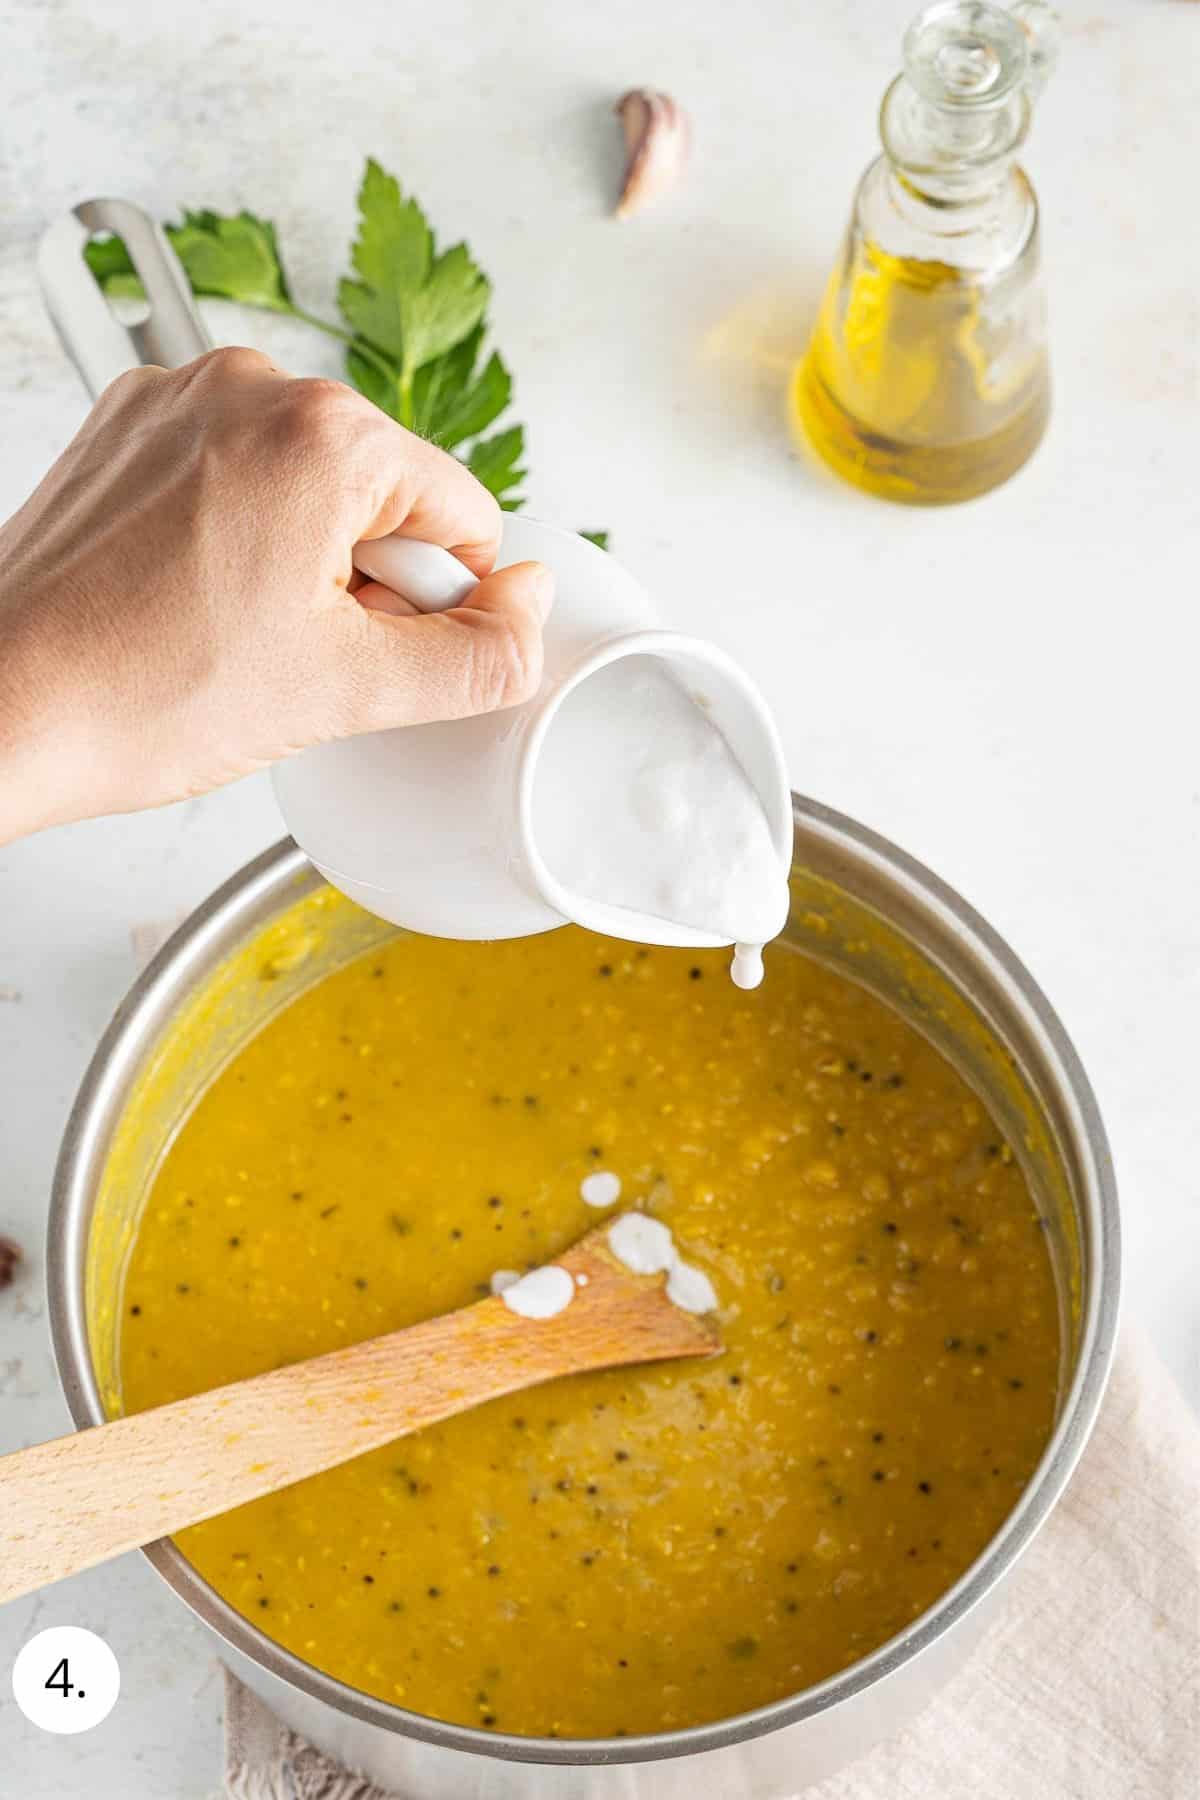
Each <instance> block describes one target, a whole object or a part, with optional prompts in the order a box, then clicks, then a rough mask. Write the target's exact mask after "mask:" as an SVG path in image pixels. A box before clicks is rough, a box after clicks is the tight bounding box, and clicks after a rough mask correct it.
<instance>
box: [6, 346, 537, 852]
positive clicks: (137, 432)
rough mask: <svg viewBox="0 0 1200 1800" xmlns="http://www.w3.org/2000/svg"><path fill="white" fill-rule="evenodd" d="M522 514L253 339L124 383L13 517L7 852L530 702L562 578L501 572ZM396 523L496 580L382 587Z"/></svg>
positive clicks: (358, 402)
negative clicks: (454, 598)
mask: <svg viewBox="0 0 1200 1800" xmlns="http://www.w3.org/2000/svg"><path fill="white" fill-rule="evenodd" d="M500 518H501V515H500V509H499V507H498V506H497V504H496V502H495V500H494V499H493V498H492V496H491V495H490V494H489V493H488V492H487V491H486V490H485V489H484V488H483V487H482V486H480V484H479V483H478V482H477V481H476V480H475V478H474V477H473V476H472V475H471V474H469V472H468V471H467V470H466V468H464V466H463V465H462V464H461V463H460V462H458V461H457V460H456V459H455V458H454V457H452V456H449V455H447V454H446V453H445V452H444V451H441V450H438V449H435V448H434V447H433V446H432V445H431V444H427V443H425V442H424V441H423V440H422V439H420V438H417V437H414V436H413V435H412V434H411V433H410V432H407V431H405V430H404V429H403V428H402V427H401V426H399V425H396V424H394V423H393V422H392V420H390V419H389V418H387V417H386V416H385V415H384V414H383V413H382V412H380V411H379V410H378V408H376V407H374V406H372V405H371V403H370V402H369V401H367V400H364V399H363V398H362V397H361V395H359V394H356V393H355V392H354V391H353V390H352V389H351V388H348V387H344V386H342V385H341V383H339V382H333V381H304V380H296V379H294V378H292V377H291V376H288V375H285V374H284V373H282V372H281V371H280V370H278V369H276V368H275V367H274V366H273V365H272V364H271V363H270V361H269V360H268V359H267V358H266V357H265V356H261V355H259V353H258V352H257V351H254V350H240V349H232V350H215V351H212V352H211V353H210V354H209V355H207V356H202V357H200V358H198V359H197V361H195V362H193V363H190V364H188V365H187V367H185V368H182V369H177V370H173V371H170V372H168V371H166V370H163V369H152V368H151V369H136V370H133V371H131V372H130V373H129V374H128V375H123V376H122V377H121V378H120V379H119V380H118V381H115V382H114V383H113V384H112V386H111V387H110V388H108V389H107V391H106V392H105V393H104V394H103V395H101V398H100V400H99V401H98V403H97V405H96V407H95V408H94V410H93V411H92V413H91V415H90V416H89V417H88V419H87V420H86V421H85V423H84V425H83V427H82V429H81V430H80V432H79V434H78V435H77V436H76V438H75V439H74V440H73V442H72V443H71V444H70V445H68V447H67V449H66V451H65V452H64V453H63V455H62V456H61V457H60V458H59V460H58V462H56V463H55V465H54V466H53V468H52V469H51V470H50V472H49V474H48V475H47V476H46V478H45V480H44V481H43V482H42V484H41V486H40V487H38V488H37V490H36V491H35V492H34V493H33V495H32V496H31V497H30V499H29V500H28V501H26V503H25V505H24V506H23V507H22V508H21V510H20V512H18V513H17V514H16V515H15V517H14V518H12V519H11V520H10V521H9V522H8V524H7V525H6V526H4V527H3V529H0V842H3V841H5V839H7V838H12V837H16V836H20V835H21V834H22V833H24V832H26V831H33V830H38V829H40V828H41V827H42V826H45V825H51V824H57V823H62V822H63V821H65V820H68V819H76V818H84V817H90V816H94V815H95V814H98V813H106V812H128V811H132V810H135V809H137V808H139V807H145V806H156V805H159V804H161V803H163V802H165V801H168V800H177V799H181V798H183V797H184V796H185V795H189V794H197V793H200V792H202V791H204V790H205V789H208V788H212V787H217V786H220V785H221V784H222V783H223V782H227V781H232V780H234V779H236V778H237V777H238V776H241V775H245V774H248V773H249V772H250V771H252V770H254V769H259V768H262V767H263V766H264V765H265V764H267V763H271V762H274V761H277V760H278V759H279V758H280V757H284V756H288V755H290V754H292V753H293V752H295V751H297V750H301V749H303V748H305V747H306V746H308V745H310V744H315V743H321V742H325V741H327V740H329V739H332V738H337V737H346V736H350V735H353V734H354V733H356V732H360V731H375V730H379V729H382V728H384V727H387V726H393V725H416V724H422V723H425V722H427V721H429V720H432V719H454V718H463V717H465V716H467V715H468V714H471V713H478V712H487V711H490V710H492V709H493V708H496V707H501V706H512V705H515V704H517V703H518V702H519V701H521V700H524V699H527V698H528V697H529V695H530V694H531V693H532V692H533V691H534V690H535V689H536V687H537V684H538V681H539V679H540V676H541V626H542V622H543V620H544V618H545V616H546V613H547V612H548V610H549V607H550V604H551V598H552V583H551V578H550V575H549V572H548V571H547V570H545V569H544V568H542V566H541V565H540V564H538V563H521V564H518V565H516V566H514V567H512V568H508V569H502V570H499V571H497V572H496V573H494V574H489V573H488V571H489V570H490V569H491V567H492V564H493V562H494V560H495V557H496V552H497V549H498V546H499V540H500ZM393 531H400V532H402V533H403V534H404V535H405V536H409V537H416V538H425V539H427V540H428V541H429V542H431V543H435V544H440V545H442V546H443V547H444V548H446V549H448V550H450V551H452V552H453V553H454V555H456V556H458V557H459V558H460V559H461V560H462V561H463V562H464V563H465V564H466V565H467V567H468V568H469V569H470V570H471V571H472V572H473V573H474V574H476V575H479V576H481V577H483V579H482V580H481V582H480V585H479V586H478V587H477V588H476V589H475V590H474V592H473V593H472V594H471V596H470V599H469V601H468V602H466V603H464V604H462V605H460V606H458V607H455V608H454V609H453V610H452V611H450V612H444V613H436V614H431V615H417V616H413V614H412V609H411V608H408V607H407V606H406V605H405V603H404V602H402V601H400V600H399V599H398V598H397V596H396V595H394V594H391V593H390V592H389V591H388V590H387V589H386V588H383V587H381V586H380V585H379V584H378V583H375V582H364V581H363V578H362V577H361V576H359V575H357V574H356V573H355V571H354V570H353V568H352V566H351V560H350V558H351V551H352V549H353V547H354V545H355V544H356V543H357V542H359V541H360V540H361V539H364V538H376V537H383V536H386V535H387V534H388V533H389V532H393Z"/></svg>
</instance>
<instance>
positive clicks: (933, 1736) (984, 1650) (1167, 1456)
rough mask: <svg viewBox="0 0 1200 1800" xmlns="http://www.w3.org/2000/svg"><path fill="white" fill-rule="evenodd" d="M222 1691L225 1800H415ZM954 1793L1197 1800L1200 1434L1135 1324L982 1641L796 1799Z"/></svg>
mask: <svg viewBox="0 0 1200 1800" xmlns="http://www.w3.org/2000/svg"><path fill="white" fill-rule="evenodd" d="M227 1682H228V1687H227V1704H226V1718H225V1735H226V1773H225V1782H226V1793H227V1795H228V1800H421V1796H420V1795H419V1794H415V1793H414V1794H408V1795H404V1796H400V1795H387V1794H383V1793H381V1791H380V1790H379V1789H378V1788H376V1787H373V1786H371V1785H370V1783H368V1782H365V1781H363V1780H362V1779H361V1778H360V1777H357V1776H354V1775H349V1774H347V1772H346V1771H345V1770H344V1769H339V1768H337V1767H335V1766H334V1765H333V1764H331V1763H330V1762H329V1761H328V1760H327V1759H326V1758H325V1757H324V1756H322V1755H321V1754H320V1753H319V1752H318V1751H316V1750H314V1749H313V1748H312V1746H311V1745H309V1744H306V1743H304V1742H303V1740H301V1739H299V1738H297V1737H295V1736H294V1735H293V1734H292V1733H291V1732H289V1731H287V1730H286V1729H285V1728H284V1727H283V1726H281V1725H280V1724H279V1723H278V1721H277V1720H276V1719H275V1718H274V1717H273V1716H272V1715H271V1713H269V1712H268V1711H267V1709H266V1708H265V1707H264V1706H263V1705H262V1703H261V1702H260V1701H259V1700H257V1699H256V1698H255V1697H254V1696H253V1695H252V1694H250V1693H249V1692H248V1691H247V1689H246V1688H245V1687H243V1686H242V1684H241V1683H240V1682H239V1681H237V1680H236V1679H235V1678H234V1677H233V1676H232V1675H228V1676H227ZM795 1791H796V1792H797V1793H799V1791H800V1789H799V1787H797V1789H796V1790H795ZM965 1796H969V1797H970V1800H1197V1797H1198V1796H1200V1431H1198V1430H1197V1427H1196V1422H1195V1420H1194V1419H1193V1417H1192V1415H1191V1414H1190V1412H1189V1411H1188V1408H1187V1406H1186V1404H1185V1402H1184V1400H1183V1398H1182V1396H1181V1395H1180V1394H1179V1392H1178V1390H1177V1389H1176V1388H1175V1386H1174V1385H1173V1383H1172V1381H1171V1379H1170V1377H1169V1376H1168V1375H1167V1373H1166V1371H1165V1369H1164V1368H1163V1367H1162V1364H1161V1363H1160V1362H1159V1360H1158V1358H1157V1356H1156V1355H1155V1353H1154V1352H1153V1350H1152V1349H1151V1348H1150V1347H1149V1345H1148V1343H1147V1342H1146V1340H1145V1338H1144V1337H1143V1336H1142V1334H1141V1333H1140V1332H1138V1331H1137V1330H1135V1329H1131V1328H1128V1327H1127V1328H1126V1329H1125V1331H1124V1333H1123V1336H1122V1341H1121V1344H1120V1347H1119V1350H1118V1354H1117V1358H1116V1364H1115V1367H1114V1370H1113V1377H1112V1383H1111V1386H1110V1388H1109V1392H1108V1395H1107V1397H1106V1399H1105V1402H1104V1405H1103V1408H1102V1410H1101V1414H1100V1418H1099V1420H1098V1422H1097V1426H1096V1430H1095V1433H1094V1435H1093V1437H1092V1441H1091V1443H1090V1444H1089V1445H1088V1449H1087V1452H1086V1454H1085V1456H1084V1458H1083V1460H1082V1462H1081V1464H1080V1466H1079V1469H1078V1470H1077V1471H1076V1474H1075V1478H1074V1480H1073V1481H1072V1482H1071V1485H1070V1487H1069V1489H1068V1491H1067V1493H1066V1495H1065V1496H1064V1498H1063V1500H1062V1502H1061V1504H1060V1505H1059V1506H1058V1508H1057V1509H1056V1511H1055V1513H1054V1516H1053V1517H1052V1518H1051V1520H1050V1521H1049V1523H1048V1524H1047V1525H1046V1527H1045V1529H1044V1530H1043V1531H1042V1533H1041V1535H1040V1536H1039V1537H1038V1538H1037V1540H1036V1541H1035V1543H1034V1544H1033V1545H1032V1547H1031V1548H1030V1550H1029V1552H1028V1554H1027V1555H1026V1557H1025V1559H1024V1561H1023V1563H1022V1564H1021V1567H1020V1569H1019V1571H1018V1572H1017V1574H1016V1576H1015V1577H1014V1579H1013V1581H1012V1583H1011V1587H1010V1592H1009V1597H1008V1600H1007V1604H1006V1606H1005V1608H1004V1611H1003V1613H1002V1615H1001V1616H1000V1618H999V1619H998V1620H997V1622H996V1624H995V1625H994V1626H993V1628H992V1630H991V1632H990V1634H989V1636H988V1637H987V1638H986V1639H985V1641H984V1643H983V1644H982V1645H981V1646H980V1648H979V1649H978V1650H977V1651H976V1653H975V1655H974V1656H973V1657H972V1658H971V1659H970V1660H969V1661H968V1662H967V1663H966V1665H965V1666H964V1667H963V1669H962V1671H961V1673H960V1674H958V1675H957V1676H956V1677H955V1678H954V1680H953V1681H952V1682H951V1683H950V1685H949V1686H948V1687H946V1688H945V1689H943V1691H942V1693H941V1694H940V1695H939V1696H938V1697H937V1698H936V1699H935V1700H934V1701H933V1703H932V1704H931V1705H930V1706H929V1707H928V1708H927V1709H926V1710H925V1711H924V1712H923V1713H922V1714H921V1716H920V1717H919V1718H918V1719H917V1720H916V1721H915V1722H914V1723H913V1724H912V1725H910V1726H909V1727H908V1729H907V1730H906V1731H903V1732H901V1733H900V1735H899V1736H898V1737H895V1738H892V1739H891V1740H889V1741H888V1742H887V1743H885V1744H881V1745H879V1746H878V1747H877V1748H876V1749H874V1750H872V1751H870V1752H868V1754H867V1755H866V1756H865V1757H863V1758H862V1759H861V1760H860V1761H859V1762H856V1763H855V1764H853V1766H852V1767H850V1768H849V1769H847V1770H845V1771H844V1772H843V1773H842V1774H840V1775H837V1776H834V1777H832V1778H830V1779H829V1780H826V1781H823V1782H821V1783H820V1784H819V1785H818V1786H816V1787H809V1788H808V1789H807V1790H806V1800H964V1797H965ZM781 1800H783V1797H782V1796H781Z"/></svg>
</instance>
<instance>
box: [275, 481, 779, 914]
mask: <svg viewBox="0 0 1200 1800" xmlns="http://www.w3.org/2000/svg"><path fill="white" fill-rule="evenodd" d="M438 557H440V558H441V564H440V568H439V564H438V562H437V560H436V559H437V558H438ZM530 559H533V560H536V561H538V562H543V563H545V564H547V566H548V567H549V568H550V569H551V570H552V571H553V573H554V577H555V582H556V599H555V604H554V609H553V611H552V612H551V614H550V617H549V619H548V621H547V624H546V628H545V672H544V674H543V677H542V683H541V686H540V688H539V689H538V692H537V693H536V694H535V695H534V697H533V699H532V700H528V701H526V702H525V703H524V705H522V706H516V707H511V708H509V709H507V710H506V711H503V712H496V713H488V714H486V715H484V716H483V717H480V718H475V719H458V720H455V721H454V722H453V723H451V724H444V725H416V726H406V727H404V728H403V729H402V730H397V731H379V732H371V733H369V734H367V735H365V736H362V737H354V738H346V739H344V740H343V741H342V742H340V743H337V744H326V745H322V746H321V747H320V748H319V749H315V750H308V751H305V752H303V753H302V754H301V755H300V756H297V757H293V758H292V759H291V760H290V761H289V762H285V763H281V764H280V765H279V766H278V767H277V768H276V770H275V775H274V780H275V792H276V795H277V797H278V799H279V804H280V808H281V809H282V812H283V816H284V818H285V819H286V820H287V824H288V828H289V830H290V831H291V832H292V835H293V836H294V837H295V839H296V842H297V843H298V844H299V845H300V846H301V847H302V848H303V849H304V850H305V851H307V853H308V855H309V856H310V857H311V858H312V860H313V862H314V863H316V865H317V867H318V868H319V869H320V870H321V873H322V874H323V875H325V876H327V877H328V879H329V880H330V881H332V882H333V884H334V886H335V887H339V888H341V890H342V891H343V893H346V894H349V896H350V897H351V899H354V900H357V901H358V902H359V903H360V904H361V905H362V906H365V907H367V908H368V909H369V910H370V911H371V912H375V913H378V914H380V915H381V916H382V917H383V918H385V919H391V920H393V921H394V922H395V923H396V924H399V925H406V926H408V927H409V928H410V929H412V930H415V931H424V932H428V933H431V934H432V935H434V936H438V937H456V938H496V937H521V936H524V935H526V934H527V933H530V932H537V931H548V930H550V929H551V928H552V927H553V926H555V925H562V924H565V923H566V922H567V920H574V921H575V922H576V923H577V924H580V925H586V926H588V927H589V928H590V929H591V930H593V931H599V932H604V933H607V934H608V935H610V936H614V937H622V938H631V939H634V940H636V941H637V942H638V943H645V944H679V945H689V946H692V947H694V948H707V947H712V946H714V945H717V944H724V943H727V942H728V941H729V940H728V939H727V938H722V937H715V936H713V935H711V934H709V933H705V932H701V931H695V930H692V929H690V928H689V927H687V926H684V925H676V924H673V923H672V922H670V921H669V920H667V919H662V918H658V917H656V916H654V915H652V914H648V913H641V912H634V911H632V910H630V909H627V908H625V907H619V906H610V905H606V904H603V903H601V902H599V901H597V900H594V899H592V898H590V897H589V896H588V895H586V894H581V893H578V892H573V891H571V890H569V889H567V888H565V887H564V886H563V885H562V883H561V882H560V881H558V880H556V878H555V876H554V875H553V874H552V873H551V871H550V870H549V869H548V868H547V866H546V863H545V861H544V859H543V857H542V855H541V853H540V850H539V847H538V841H537V833H536V830H535V828H534V819H533V812H534V808H533V793H534V786H535V782H536V780H537V774H538V770H539V767H541V766H542V764H543V762H544V760H545V759H546V758H547V757H553V756H555V755H556V754H557V753H558V751H557V749H556V741H555V736H554V731H553V726H554V718H555V714H556V713H557V711H558V708H559V707H560V706H561V704H562V702H563V700H564V699H565V698H566V696H567V694H568V693H570V692H571V691H572V690H573V689H575V688H576V687H578V686H579V685H580V683H582V682H585V681H587V680H588V678H589V677H590V676H592V675H594V674H595V673H596V671H597V670H599V669H602V668H605V667H607V666H608V665H609V664H611V663H614V662H617V661H620V660H621V659H622V658H624V657H629V656H638V657H654V658H656V659H658V660H660V661H661V662H662V663H664V664H665V665H666V667H667V668H668V669H669V670H670V672H671V674H672V676H673V677H674V678H675V680H676V682H677V683H678V685H680V686H681V687H682V688H683V689H684V690H685V692H687V693H688V694H689V695H690V696H691V697H692V698H693V699H694V700H695V701H696V702H697V703H698V704H699V705H700V706H701V707H703V709H704V710H705V712H706V713H707V715H708V717H709V718H710V719H711V720H712V721H713V723H714V724H715V725H716V726H717V728H718V729H719V730H720V731H721V732H722V733H723V735H724V737H725V739H726V741H727V742H728V744H729V745H730V748H731V749H732V750H733V752H734V754H735V756H736V757H737V759H738V761H739V762H740V763H741V765H742V768H743V769H744V771H745V773H746V774H747V776H748V777H749V779H750V781H751V784H752V785H753V787H754V788H755V790H756V791H757V793H758V796H759V798H760V800H761V802H762V806H763V810H764V812H765V813H766V817H767V821H768V824H769V826H770V829H771V835H772V840H773V841H774V843H775V845H776V847H777V849H778V852H779V859H780V868H781V870H782V871H783V872H784V873H786V871H787V869H788V868H789V866H790V863H791V854H792V813H791V799H790V796H789V793H788V785H787V776H786V770H785V767H784V761H783V753H782V750H781V748H780V745H779V739H778V736H777V734H776V731H775V727H774V724H773V723H772V720H771V716H770V714H769V713H768V711H767V708H766V706H765V704H764V702H763V700H762V698H761V696H760V695H759V693H758V691H757V689H756V688H755V687H754V686H753V684H752V683H751V681H750V680H749V678H748V677H747V676H746V675H745V674H744V673H743V672H742V670H741V669H740V668H739V667H738V665H737V664H736V663H735V662H734V661H733V660H732V659H731V658H730V657H729V656H727V655H726V654H725V652H724V651H722V650H719V649H717V648H716V646H715V645H713V644H709V643H706V642H705V641H704V640H703V639H700V638H692V637H684V636H681V635H679V634H678V633H675V632H668V631H658V630H655V629H654V611H653V607H652V606H651V603H650V600H649V597H648V596H647V594H646V593H645V591H644V590H643V589H642V588H641V587H640V586H639V585H638V583H637V582H636V581H635V580H634V579H633V577H632V576H631V575H630V574H629V573H628V572H627V571H626V570H625V569H623V568H622V567H621V565H620V563H618V562H617V561H615V560H614V558H613V557H611V556H610V555H608V553H607V552H606V551H603V550H598V549H597V548H596V546H595V545H594V544H590V543H588V541H587V540H586V539H585V538H581V537H579V536H577V535H576V534H575V533H574V532H569V531H560V530H557V529H555V528H554V527H552V526H549V525H542V524H540V523H538V522H537V521H536V520H533V519H527V518H523V517H521V516H520V515H517V514H509V515H508V517H507V518H506V520H505V525H504V540H503V546H502V549H501V553H500V557H499V565H500V566H504V565H507V564H508V563H516V562H525V561H527V560H530ZM356 561H357V562H358V563H359V564H360V566H362V567H366V566H367V564H368V563H369V564H370V567H369V569H368V573H370V574H372V575H373V576H374V577H375V578H376V579H377V580H382V581H384V582H385V583H386V585H388V586H389V587H391V588H393V590H394V591H396V592H399V593H402V594H404V595H405V597H406V598H407V599H410V600H412V601H414V603H416V604H418V605H420V606H422V610H427V609H429V605H430V601H431V600H434V599H436V597H437V596H438V595H439V593H440V594H441V595H442V596H443V597H444V598H448V599H451V600H454V601H457V600H460V599H462V598H464V597H465V593H466V591H469V587H470V586H473V585H474V584H473V580H472V577H471V576H470V575H469V574H468V573H467V571H466V570H464V568H463V566H462V564H461V563H458V562H457V561H456V560H455V559H454V558H453V557H452V556H450V555H448V554H447V553H446V552H444V551H443V552H437V551H435V550H434V549H433V547H432V546H429V545H425V544H421V545H415V544H412V543H411V541H406V540H405V539H403V538H393V539H385V540H383V542H382V543H375V544H370V545H363V546H362V547H361V550H360V551H359V552H356ZM410 564H411V566H412V571H413V573H412V578H411V579H410V578H409V567H410ZM598 727H600V728H598V730H597V735H596V742H595V747H594V754H595V755H596V756H597V757H602V756H604V755H605V741H604V732H603V729H602V721H599V720H598ZM570 773H571V778H572V780H573V781H574V782H575V784H576V786H577V789H578V795H579V805H580V806H581V807H583V808H586V807H587V805H588V792H589V789H588V770H587V768H579V769H578V770H573V771H571V772H570Z"/></svg>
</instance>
